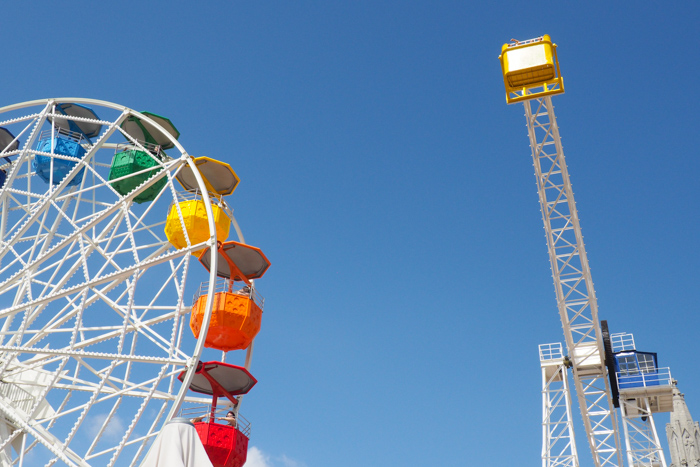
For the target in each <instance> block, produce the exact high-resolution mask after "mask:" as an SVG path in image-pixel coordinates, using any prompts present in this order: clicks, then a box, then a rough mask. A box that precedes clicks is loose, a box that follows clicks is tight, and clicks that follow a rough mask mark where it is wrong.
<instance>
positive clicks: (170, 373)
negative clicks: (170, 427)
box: [0, 98, 242, 466]
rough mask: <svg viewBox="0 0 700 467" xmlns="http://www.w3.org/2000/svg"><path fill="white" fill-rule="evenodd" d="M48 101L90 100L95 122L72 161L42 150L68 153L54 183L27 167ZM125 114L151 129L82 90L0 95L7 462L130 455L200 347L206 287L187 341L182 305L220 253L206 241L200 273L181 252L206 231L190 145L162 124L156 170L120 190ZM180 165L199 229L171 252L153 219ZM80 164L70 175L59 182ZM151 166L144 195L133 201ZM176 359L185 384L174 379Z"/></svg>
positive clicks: (127, 460) (152, 429)
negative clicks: (15, 144) (45, 96)
mask: <svg viewBox="0 0 700 467" xmlns="http://www.w3.org/2000/svg"><path fill="white" fill-rule="evenodd" d="M58 102H61V103H65V102H71V103H78V104H83V105H87V106H89V107H92V108H93V110H95V111H96V113H97V115H99V118H100V121H99V123H101V124H102V125H103V129H102V132H101V134H100V135H99V136H97V137H95V138H93V141H83V143H82V144H83V147H84V148H85V149H86V151H87V153H86V155H85V157H84V159H82V160H77V159H72V158H70V157H68V156H56V155H52V154H51V153H45V152H44V153H40V154H43V155H50V156H53V160H58V159H63V160H75V161H76V162H78V163H77V165H76V166H75V167H74V168H73V169H72V170H71V171H70V173H69V174H68V175H67V176H66V177H65V178H64V179H63V180H54V182H55V183H56V184H55V185H53V184H48V183H46V182H44V181H43V180H41V179H40V178H39V177H37V176H36V175H34V169H33V168H32V160H33V159H34V157H35V155H36V154H37V153H39V152H38V151H37V150H36V149H35V148H36V143H37V141H38V135H39V133H40V132H41V131H42V130H44V129H47V128H50V129H51V131H52V132H53V131H54V130H55V124H52V123H51V120H52V119H54V120H55V119H56V118H65V117H64V116H62V115H58V114H56V113H55V112H56V111H55V104H56V103H58ZM132 115H133V116H138V117H139V118H141V119H143V120H146V121H149V123H151V124H152V125H153V126H154V127H156V128H160V127H159V126H158V124H157V123H156V122H154V121H152V120H150V119H149V118H148V117H147V116H144V115H142V114H140V113H139V112H136V111H134V110H131V109H128V108H126V107H123V106H119V105H116V104H112V103H109V102H104V101H97V100H92V99H82V98H66V99H49V100H38V101H32V102H25V103H22V104H17V105H13V106H8V107H3V108H0V127H6V128H8V129H10V130H11V131H12V133H13V134H14V135H15V136H16V137H17V139H18V140H19V141H20V142H21V144H20V148H19V149H18V150H16V151H12V152H9V153H8V152H6V153H4V154H2V156H8V157H10V158H11V160H12V163H11V164H10V163H7V162H6V161H5V159H1V158H0V169H4V170H5V171H6V172H7V180H6V182H5V185H4V187H3V188H2V190H0V380H2V382H3V383H4V384H2V385H0V386H1V388H2V390H0V428H2V429H3V432H4V433H8V438H7V439H3V440H0V451H2V453H3V455H4V456H5V457H7V456H8V455H13V456H15V457H14V459H13V462H14V463H15V465H20V466H21V465H32V466H33V465H41V464H44V463H45V464H47V465H52V464H54V463H55V462H57V461H61V462H63V463H65V464H67V465H71V466H73V465H101V466H102V465H109V466H112V465H138V461H139V459H140V457H141V455H142V454H144V453H145V449H146V448H147V446H148V445H149V443H150V442H151V440H153V439H154V438H155V436H156V435H157V434H158V433H159V431H160V428H161V426H163V424H164V423H165V421H167V420H168V419H169V418H170V417H171V416H172V415H173V414H175V413H177V411H178V410H179V408H180V405H181V403H182V401H183V400H184V398H185V396H186V391H184V390H183V389H182V388H183V387H186V384H187V383H188V382H189V381H190V380H191V377H192V375H193V373H194V369H195V367H196V362H197V361H198V359H199V356H200V354H201V353H202V351H203V340H204V336H205V335H206V330H207V328H208V324H209V316H210V311H211V306H212V297H213V293H212V291H209V300H208V301H207V305H206V306H207V308H206V309H207V313H206V315H205V320H204V323H203V326H202V327H203V332H202V333H201V334H200V335H201V337H200V339H199V340H195V339H194V337H193V336H192V335H191V333H190V331H189V329H188V327H189V326H188V323H187V317H186V316H185V315H186V314H187V313H188V312H189V305H190V303H189V302H190V298H191V297H190V295H188V294H191V292H192V289H193V288H194V287H196V285H198V283H199V282H200V281H205V280H208V281H209V283H210V284H211V287H212V288H213V286H214V284H215V282H216V281H215V279H216V276H215V271H216V261H217V258H218V255H217V254H215V252H212V255H213V257H212V259H211V261H212V264H213V266H212V268H211V271H213V272H212V273H207V271H206V270H205V269H204V268H203V267H201V266H199V265H198V264H197V262H196V260H195V259H194V257H193V256H192V255H191V254H190V253H191V252H192V251H197V250H199V249H201V248H202V246H203V245H204V244H208V245H214V244H216V240H217V238H216V230H215V228H214V221H213V214H212V201H211V200H210V198H209V196H208V195H207V192H206V189H205V185H204V182H203V180H202V179H201V177H200V176H199V172H198V171H197V170H194V169H195V166H194V164H193V162H192V159H191V157H190V156H189V154H187V152H186V151H185V149H184V148H183V147H182V146H181V145H180V144H179V143H178V142H177V141H176V140H174V139H173V138H172V137H171V136H170V135H169V133H168V132H167V131H165V130H164V129H160V130H161V131H162V132H163V134H165V135H167V136H168V138H170V140H171V141H172V142H173V144H174V146H175V147H174V148H173V149H172V150H170V151H169V152H170V157H169V158H166V159H165V160H163V161H162V162H161V169H162V170H161V172H159V174H158V175H156V176H155V177H153V178H151V179H149V180H147V181H146V182H145V183H143V184H142V185H141V186H139V187H137V188H136V189H135V190H134V191H133V192H131V193H129V194H128V195H126V196H121V195H119V193H117V192H116V191H115V190H114V188H113V187H112V186H111V185H110V184H109V183H108V181H107V174H108V172H109V167H110V164H111V160H112V157H113V155H114V148H115V147H116V145H117V144H120V143H124V142H128V143H130V144H132V145H133V146H135V147H137V148H139V149H142V150H143V149H144V145H143V144H142V142H139V141H135V140H133V139H132V138H131V137H130V136H129V135H127V134H125V133H124V132H122V131H121V129H120V124H121V123H122V122H123V121H124V119H125V118H127V117H128V116H132ZM70 119H71V118H70V117H69V120H70ZM74 120H75V121H90V122H93V123H95V122H97V121H96V120H94V119H93V120H90V119H80V118H74ZM1 149H2V148H0V150H1ZM184 164H189V165H190V166H191V167H192V169H193V172H194V173H195V175H196V177H197V181H198V183H199V186H200V187H201V189H202V190H201V191H202V193H204V194H203V195H202V199H203V200H204V203H205V207H206V212H207V215H208V218H209V232H210V235H209V239H208V240H207V241H206V242H204V243H200V244H198V245H189V246H187V247H186V248H183V249H181V250H177V251H176V250H175V249H174V248H173V247H172V246H171V245H170V244H169V243H168V241H167V239H166V237H165V234H164V231H163V229H164V223H165V218H166V216H167V212H168V208H169V206H170V205H171V204H172V203H176V202H178V201H180V200H181V199H182V188H181V187H180V185H179V184H178V183H177V182H176V181H175V175H176V174H177V172H178V171H179V170H180V168H181V167H182V166H183V165H184ZM81 170H84V175H83V179H82V182H81V183H80V184H78V185H77V186H72V187H71V186H68V182H69V181H70V179H71V178H72V177H73V176H75V175H76V174H78V172H79V171H81ZM163 177H165V178H166V179H167V183H166V186H165V188H164V189H163V190H162V191H161V192H160V194H159V195H158V198H157V199H156V200H155V201H152V202H148V203H144V204H136V203H134V202H133V200H134V197H135V196H136V195H137V194H138V193H140V192H142V191H144V190H146V189H147V188H148V187H150V186H151V185H153V184H154V183H155V182H156V181H157V180H159V179H161V178H163ZM223 207H224V208H225V210H226V211H227V212H229V213H230V212H231V210H230V209H229V208H228V207H226V206H223ZM180 215H181V213H180ZM233 221H234V226H235V227H236V231H239V229H238V227H237V224H236V223H235V219H234V220H233ZM181 222H182V219H181ZM241 241H242V239H241ZM193 262H194V266H193ZM191 266H192V269H190V267H191ZM188 284H192V285H188ZM212 290H213V289H212ZM183 370H188V372H187V374H186V376H185V384H181V383H180V382H179V381H177V379H176V377H177V375H178V374H179V373H180V372H181V371H183ZM10 446H12V447H13V449H12V450H11V449H10ZM17 449H19V453H17V452H16V450H17ZM8 452H9V453H13V452H14V454H8Z"/></svg>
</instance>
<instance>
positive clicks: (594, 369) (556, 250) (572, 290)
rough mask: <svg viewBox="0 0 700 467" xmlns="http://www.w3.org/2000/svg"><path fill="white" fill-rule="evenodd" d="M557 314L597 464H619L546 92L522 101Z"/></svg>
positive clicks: (584, 262) (593, 309)
mask: <svg viewBox="0 0 700 467" xmlns="http://www.w3.org/2000/svg"><path fill="white" fill-rule="evenodd" d="M523 103H524V106H525V116H526V118H527V127H528V134H529V137H530V147H531V149H532V157H533V162H534V166H535V176H536V178H537V190H538V193H539V198H540V207H541V210H542V220H543V222H544V227H545V233H546V237H547V246H548V249H549V257H550V263H551V266H552V276H553V279H554V288H555V292H556V297H557V306H558V308H559V315H560V318H561V321H562V326H563V328H564V337H565V339H566V346H567V349H568V354H569V356H570V357H571V359H572V362H573V374H574V384H575V387H576V394H577V396H578V400H579V406H580V409H581V415H582V417H583V423H584V426H585V429H586V435H587V438H588V443H589V445H590V448H591V452H592V454H593V460H594V463H595V466H596V467H612V466H615V467H618V466H619V467H622V458H621V455H620V438H619V434H618V431H617V422H616V418H615V412H614V411H613V410H612V399H611V396H610V388H609V383H608V375H607V368H606V367H605V362H604V355H605V352H604V348H603V340H602V335H601V332H600V325H599V321H598V305H597V301H596V297H595V291H594V289H593V281H592V279H591V273H590V269H589V267H588V259H587V257H586V251H585V248H584V244H583V235H582V234H581V226H580V225H579V220H578V213H577V211H576V204H575V202H574V193H573V190H572V188H571V181H570V180H569V174H568V172H567V168H566V162H565V160H564V151H563V149H562V145H561V139H560V137H559V129H558V127H557V123H556V118H555V116H554V107H553V106H552V100H551V98H550V97H549V96H546V97H542V98H536V99H531V100H528V101H524V102H523Z"/></svg>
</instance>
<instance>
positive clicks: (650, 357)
mask: <svg viewBox="0 0 700 467" xmlns="http://www.w3.org/2000/svg"><path fill="white" fill-rule="evenodd" d="M614 355H615V372H616V373H617V375H618V376H617V384H618V387H619V388H620V390H623V389H632V388H641V387H648V386H660V385H670V384H671V381H670V373H669V372H667V371H660V370H659V366H658V360H657V356H656V353H654V352H639V351H637V350H628V351H624V352H617V353H615V354H614ZM664 370H665V369H664Z"/></svg>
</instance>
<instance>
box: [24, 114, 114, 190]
mask: <svg viewBox="0 0 700 467" xmlns="http://www.w3.org/2000/svg"><path fill="white" fill-rule="evenodd" d="M55 109H56V110H55V113H57V114H61V115H66V116H69V117H79V118H88V119H94V120H98V119H99V117H98V116H97V114H95V112H93V111H92V109H90V108H89V107H85V106H82V105H79V104H71V103H64V104H56V107H55ZM49 120H51V122H52V123H53V126H54V128H53V131H52V130H45V131H43V132H42V133H41V134H40V135H39V142H38V143H37V145H36V150H37V151H41V152H46V153H51V154H58V155H61V156H68V157H71V158H74V159H63V158H58V157H52V156H46V155H41V154H37V155H36V156H35V157H34V160H33V161H32V168H33V169H34V171H35V172H36V174H37V175H38V176H39V177H40V178H41V179H42V180H44V181H45V182H46V183H49V181H51V180H52V175H53V180H52V182H53V184H54V185H58V184H59V183H61V182H62V181H63V179H64V178H65V177H66V176H67V175H68V174H69V173H70V171H71V170H73V167H75V166H76V165H77V164H78V160H79V159H82V158H83V157H85V152H86V151H85V147H84V145H85V144H89V143H90V142H91V141H90V140H91V138H94V137H95V136H97V135H99V134H100V131H101V129H102V125H101V124H99V123H96V122H83V121H76V120H70V119H68V118H61V117H53V118H50V119H49ZM84 173H85V168H83V169H81V170H80V171H79V172H78V173H77V174H76V175H75V176H73V178H72V179H71V180H70V181H69V182H68V186H75V185H78V184H80V182H81V181H82V180H83V174H84Z"/></svg>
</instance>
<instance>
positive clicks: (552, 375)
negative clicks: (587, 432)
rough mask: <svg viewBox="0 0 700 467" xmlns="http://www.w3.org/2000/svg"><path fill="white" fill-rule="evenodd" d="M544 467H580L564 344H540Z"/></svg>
mask: <svg viewBox="0 0 700 467" xmlns="http://www.w3.org/2000/svg"><path fill="white" fill-rule="evenodd" d="M540 367H541V368H542V467H578V465H579V463H578V454H577V453H576V441H575V438H574V426H573V424H572V421H571V394H570V392H569V384H568V374H567V371H566V370H567V368H566V365H565V363H564V354H563V352H562V346H561V344H560V343H558V342H557V343H555V344H541V345H540Z"/></svg>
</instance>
